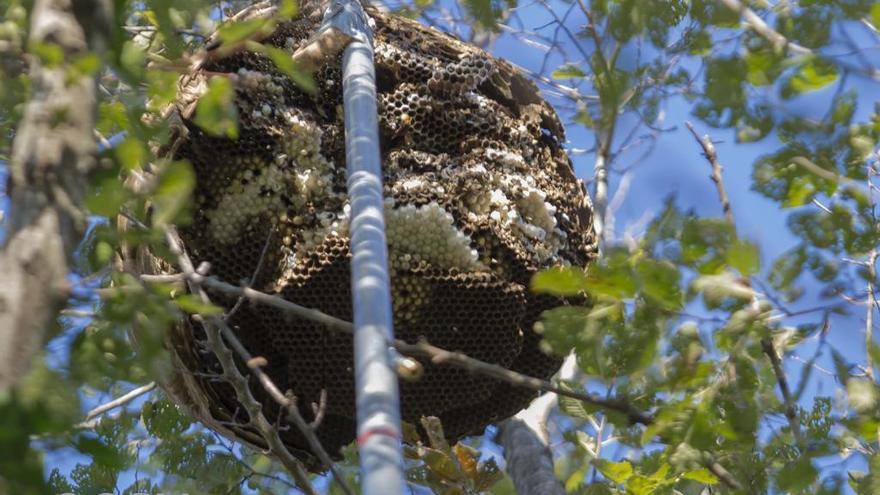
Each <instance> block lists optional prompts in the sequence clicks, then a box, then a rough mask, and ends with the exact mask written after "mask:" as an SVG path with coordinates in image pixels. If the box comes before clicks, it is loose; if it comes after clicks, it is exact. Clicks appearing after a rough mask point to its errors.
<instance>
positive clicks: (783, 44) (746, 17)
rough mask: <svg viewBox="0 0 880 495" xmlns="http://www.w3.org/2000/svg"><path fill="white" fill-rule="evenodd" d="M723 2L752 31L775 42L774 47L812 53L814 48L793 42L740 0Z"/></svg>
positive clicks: (796, 53) (723, 0) (795, 52)
mask: <svg viewBox="0 0 880 495" xmlns="http://www.w3.org/2000/svg"><path fill="white" fill-rule="evenodd" d="M720 2H721V3H723V4H724V5H726V6H727V8H729V9H730V10H732V11H734V12H736V13H737V14H739V15H740V17H742V19H743V22H745V23H746V24H748V26H749V27H750V28H752V31H754V32H756V33H758V35H759V36H760V37H762V38H764V39H765V40H767V41H769V42H770V43H772V44H773V46H774V47H776V48H779V49H784V50H788V51H789V52H791V53H793V54H795V55H812V54H813V50H810V49H809V48H807V47H805V46H801V45H798V44H797V43H792V42H791V41H789V40H788V38H786V37H785V36H783V35H781V34H779V33H778V32H777V31H775V30H774V29H773V28H771V27H770V26H769V25H767V23H766V22H764V19H761V17H760V16H759V15H758V14H756V13H755V11H754V10H752V9H750V8H748V7H747V6H745V5H743V4H742V2H740V1H739V0H720Z"/></svg>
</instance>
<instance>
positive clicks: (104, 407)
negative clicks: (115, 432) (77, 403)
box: [85, 382, 156, 422]
mask: <svg viewBox="0 0 880 495" xmlns="http://www.w3.org/2000/svg"><path fill="white" fill-rule="evenodd" d="M155 388H156V382H150V383H148V384H146V385H143V386H140V387H138V388H136V389H134V390H132V391H130V392H128V393H127V394H124V395H121V396H119V397H117V398H115V399H113V400H111V401H110V402H107V403H105V404H101V405H100V406H98V407H96V408H94V409H92V410H91V411H89V412H88V414H86V419H85V421H86V422H88V421H90V420H92V419H94V418H96V417H98V416H100V415H102V414H104V413H105V412H107V411H112V410H113V409H116V408H117V407H121V406H124V405H125V404H128V403H129V402H131V401H133V400H135V399H137V398H138V397H140V396H142V395H144V394H146V393H149V392H151V391H152V390H153V389H155Z"/></svg>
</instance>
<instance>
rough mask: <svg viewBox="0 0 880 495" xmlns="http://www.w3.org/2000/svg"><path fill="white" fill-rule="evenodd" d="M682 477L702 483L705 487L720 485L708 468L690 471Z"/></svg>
mask: <svg viewBox="0 0 880 495" xmlns="http://www.w3.org/2000/svg"><path fill="white" fill-rule="evenodd" d="M682 477H683V478H685V479H688V480H693V481H696V482H697V483H702V484H704V485H715V484H717V483H718V478H717V477H716V476H715V475H714V474H712V472H711V471H709V470H708V469H706V468H700V469H695V470H693V471H688V472H686V473H684V474H683V475H682Z"/></svg>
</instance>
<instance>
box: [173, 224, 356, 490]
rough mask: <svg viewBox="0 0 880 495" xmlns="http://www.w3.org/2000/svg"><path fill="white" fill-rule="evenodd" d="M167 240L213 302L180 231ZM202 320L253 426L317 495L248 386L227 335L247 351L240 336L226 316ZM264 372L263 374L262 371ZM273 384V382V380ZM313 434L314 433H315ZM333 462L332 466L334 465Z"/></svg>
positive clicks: (193, 285)
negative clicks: (230, 347)
mask: <svg viewBox="0 0 880 495" xmlns="http://www.w3.org/2000/svg"><path fill="white" fill-rule="evenodd" d="M165 239H166V242H167V243H168V245H169V247H170V248H171V251H172V253H174V255H175V256H176V257H177V262H178V265H179V266H180V269H181V270H182V271H183V273H184V275H185V276H186V275H189V276H188V277H186V279H187V284H188V287H189V290H190V291H191V292H192V293H193V294H197V295H198V296H199V298H200V299H201V300H202V302H203V303H205V304H210V303H211V300H210V298H209V297H208V294H207V292H206V291H205V289H204V287H202V285H201V284H200V283H199V282H198V281H196V280H194V278H193V277H192V275H194V274H196V273H197V272H196V270H195V268H194V266H193V263H192V260H191V259H190V257H189V255H188V254H186V251H185V250H184V248H183V243H182V242H181V241H180V237H179V236H178V235H177V232H176V231H174V230H173V229H168V230H167V231H166V235H165ZM199 319H200V320H201V322H202V324H203V326H204V328H205V334H206V336H207V345H208V347H209V348H210V349H211V351H212V352H213V353H214V354H215V355H216V356H217V359H218V360H219V361H220V365H221V367H222V368H223V379H224V380H225V381H227V382H228V383H229V384H230V385H231V386H232V388H233V389H234V390H235V396H236V400H238V402H239V403H240V404H241V405H242V407H244V409H245V411H246V412H247V414H248V423H249V425H250V426H251V427H253V428H255V429H256V430H257V431H258V432H259V434H260V436H261V437H262V438H263V440H264V441H265V442H266V445H267V446H268V447H269V450H270V451H271V452H272V453H273V454H275V456H276V457H277V458H278V460H279V461H280V462H281V464H282V465H283V466H284V467H285V468H286V469H287V470H288V472H290V474H291V476H292V477H293V479H294V480H295V481H296V484H297V485H298V486H299V487H300V488H301V489H302V490H303V491H304V492H306V493H308V494H309V495H317V492H316V491H315V489H314V487H313V486H312V484H311V481H310V480H309V475H308V473H307V471H306V469H305V467H304V466H303V464H302V462H301V461H299V460H298V459H297V458H296V457H294V456H293V454H291V453H290V451H289V450H288V449H287V447H286V446H285V445H284V442H283V441H282V440H281V437H280V436H279V434H278V430H277V429H276V428H275V426H274V425H273V424H272V423H270V422H269V420H268V419H266V416H265V415H264V414H263V411H262V405H261V404H260V402H259V401H257V399H256V398H255V397H254V395H253V392H252V391H251V389H250V386H249V385H248V380H247V378H245V377H244V375H242V373H241V371H239V369H238V367H237V366H236V364H235V358H234V354H233V352H232V350H230V349H229V347H228V346H227V345H226V343H225V342H224V340H223V337H227V339H228V338H229V336H231V337H232V339H234V340H230V342H235V344H237V345H235V344H232V345H233V347H234V348H240V349H242V350H243V349H244V347H243V346H242V345H241V343H240V342H239V341H238V339H236V338H235V335H234V334H233V333H232V330H231V329H229V327H228V325H227V324H226V322H225V321H224V320H223V319H222V318H219V317H216V316H210V317H200V318H199ZM245 352H246V351H245ZM241 357H242V358H243V359H245V361H248V362H250V361H252V360H253V358H252V357H251V356H250V355H249V354H248V355H247V356H244V355H242V356H241ZM252 369H253V368H252ZM260 374H262V372H260ZM266 380H268V377H266ZM260 382H261V384H263V385H264V386H266V382H265V381H264V380H263V379H260ZM269 383H270V384H271V380H269ZM271 388H272V389H273V390H275V391H277V390H278V389H277V387H275V385H274V384H271ZM267 391H269V388H267ZM270 395H271V392H270ZM273 397H274V396H273ZM300 419H302V418H300ZM306 430H307V431H309V432H311V429H309V428H306ZM303 434H304V435H306V436H308V433H307V432H306V431H303ZM312 434H313V435H314V433H313V432H312ZM319 447H320V445H319ZM320 450H323V449H320ZM324 455H325V456H326V451H324ZM327 457H329V456H327ZM330 465H331V466H332V464H330ZM337 481H338V482H339V483H340V485H343V486H344V480H342V479H341V478H337ZM346 488H347V487H346ZM346 493H350V490H348V489H347V490H346Z"/></svg>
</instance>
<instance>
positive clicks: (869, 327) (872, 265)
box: [865, 177, 877, 381]
mask: <svg viewBox="0 0 880 495" xmlns="http://www.w3.org/2000/svg"><path fill="white" fill-rule="evenodd" d="M868 180H870V177H869V178H868ZM876 279H877V250H876V249H872V250H871V254H870V255H869V256H868V301H867V302H866V303H865V304H866V306H867V309H866V311H865V356H866V357H865V373H866V374H867V375H868V378H870V379H871V381H874V364H875V363H874V359H873V358H872V357H871V348H872V347H873V346H874V306H876V304H877V294H876V292H875V288H874V280H876Z"/></svg>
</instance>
